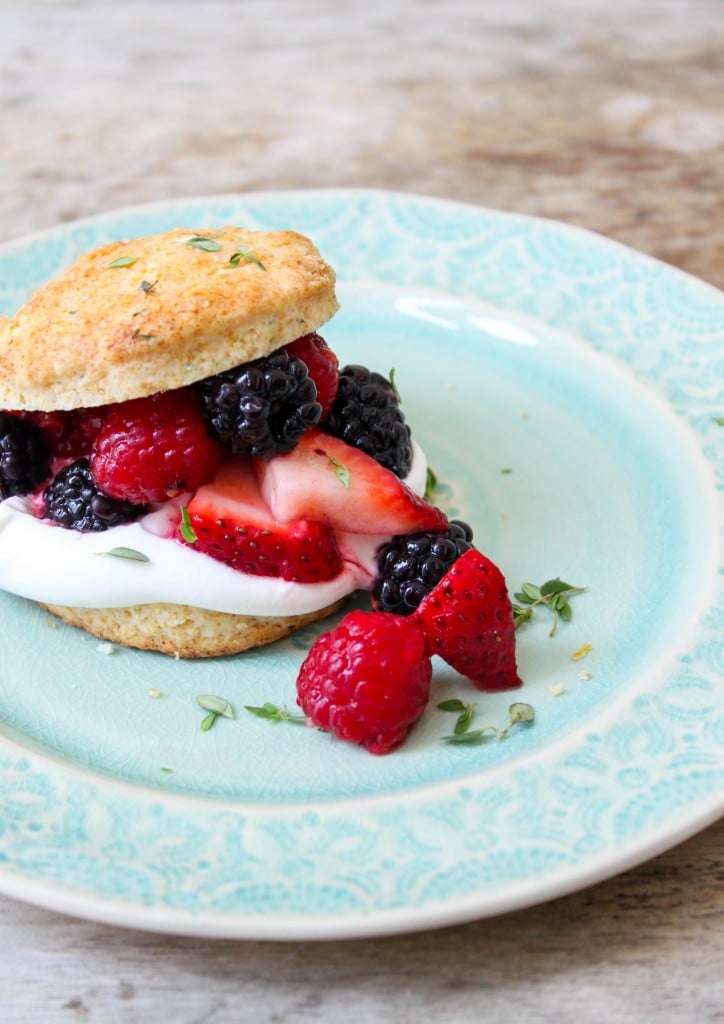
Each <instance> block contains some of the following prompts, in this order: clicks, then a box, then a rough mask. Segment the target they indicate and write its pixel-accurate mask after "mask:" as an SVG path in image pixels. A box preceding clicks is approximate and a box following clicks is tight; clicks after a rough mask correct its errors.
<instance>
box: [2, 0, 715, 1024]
mask: <svg viewBox="0 0 724 1024" xmlns="http://www.w3.org/2000/svg"><path fill="white" fill-rule="evenodd" d="M723 52H724V8H722V4H721V2H720V0H630V2H627V0H546V2H545V3H542V2H541V3H539V2H538V0H507V2H502V0H489V2H485V3H484V2H482V0H469V2H465V0H444V2H437V0H427V2H425V0H419V2H417V3H415V2H413V0H387V2H381V0H367V2H366V3H364V4H363V3H357V4H353V3H344V2H343V0H307V2H301V0H300V2H298V3H294V2H293V0H267V2H264V0H249V2H243V0H241V2H236V3H235V2H233V0H226V2H223V0H211V2H203V0H198V2H192V0H187V2H183V0H181V2H171V0H167V2H163V0H156V2H145V0H126V2H124V3H122V4H120V3H119V4H113V3H111V2H110V0H108V2H96V3H93V2H91V0H55V2H53V0H46V2H33V0H26V2H20V0H19V2H7V0H0V111H1V115H0V116H1V118H2V121H1V125H2V131H1V133H0V240H5V239H10V238H14V237H18V236H20V235H22V234H24V233H26V232H28V231H32V230H35V229H40V228H44V227H47V226H51V225H53V224H56V223H58V222H60V221H65V220H68V219H71V218H75V217H78V216H83V215H87V214H92V213H95V212H99V211H103V210H107V209H111V208H114V207H118V206H121V205H126V204H129V203H134V202H144V201H147V200H153V199H162V198H168V197H172V196H186V195H197V194H207V193H212V192H241V191H247V190H259V189H285V188H306V187H314V188H317V187H324V186H339V185H341V186H371V187H380V188H394V189H401V190H408V191H413V192H419V193H426V194H430V195H436V196H445V197H449V198H454V199H459V200H464V201H468V202H473V203H479V204H484V205H487V206H491V207H496V208H500V209H505V210H517V211H520V212H523V213H530V214H541V215H545V216H550V217H554V218H557V219H561V220H566V221H570V222H572V223H575V224H579V225H582V226H585V227H588V228H592V229H594V230H597V231H600V232H602V233H604V234H607V235H609V236H610V237H612V238H615V239H618V240H620V241H623V242H626V243H628V244H630V245H632V246H633V247H635V248H637V249H639V250H642V251H644V252H647V253H650V254H652V255H654V256H656V257H658V258H660V259H662V260H665V261H668V262H670V263H672V264H674V265H676V266H678V267H682V268H684V269H686V270H688V271H690V272H691V273H693V274H695V275H697V276H700V277H702V278H704V279H706V280H707V281H709V282H712V283H713V284H715V285H718V286H720V287H721V286H722V285H724V217H723V216H722V191H723V186H724V104H723V103H722V96H723V95H724V63H723V60H722V53H723ZM723 838H724V829H723V827H722V825H721V823H720V824H718V825H714V826H712V827H710V828H708V829H707V830H705V831H704V832H702V833H701V834H700V835H698V836H696V837H694V838H692V839H690V840H688V841H687V842H685V843H683V844H682V845H680V846H678V847H677V848H675V849H672V850H670V851H669V852H667V853H665V854H663V855H661V856H659V857H658V858H656V859H655V860H652V861H651V862H649V863H647V864H644V865H643V866H640V867H638V868H636V869H635V870H632V871H629V872H627V873H626V874H623V875H621V876H619V877H618V878H614V879H612V880H610V881H608V882H605V883H602V884H599V885H597V886H595V887H592V888H590V889H587V890H585V891H583V892H579V893H577V894H575V895H571V896H568V897H566V898H563V899H558V900H556V901H554V902H552V903H549V904H546V905H542V906H538V907H534V908H531V909H529V910H524V911H520V912H517V913H514V914H510V915H508V916H505V917H501V918H498V919H494V920H487V921H482V922H478V923H473V924H467V925H464V926H458V927H453V928H448V929H446V930H442V931H437V932H426V933H422V934H416V935H406V936H401V937H392V938H385V939H377V940H371V939H368V940H355V941H349V942H339V943H334V944H332V943H320V944H315V943H308V944H305V943H297V942H294V943H292V942H286V943H280V944H274V943H256V942H229V941H222V942H211V941H204V940H199V939H187V938H174V937H163V936H157V935H153V934H148V933H142V932H132V931H124V930H121V929H114V928H111V927H108V926H105V925H99V924H94V923H89V922H84V921H80V920H75V919H71V918H67V917H63V916H61V915H58V914H55V913H52V912H49V911H46V910H44V909H40V908H36V907H31V906H26V905H24V904H21V903H19V902H16V901H14V900H12V899H8V898H0V1020H2V1022H3V1024H15V1022H17V1024H26V1022H35V1021H42V1022H55V1021H59V1022H62V1021H83V1022H92V1024H95V1022H101V1021H103V1022H106V1021H109V1022H126V1021H128V1022H131V1021H132V1022H146V1021H148V1022H157V1021H159V1020H168V1021H169V1022H173V1024H193V1022H198V1024H200V1022H202V1021H203V1022H205V1024H219V1022H224V1021H246V1020H249V1021H255V1022H257V1021H270V1022H271V1021H285V1022H286V1021H289V1022H294V1024H296V1022H300V1024H301V1022H305V1021H316V1022H327V1021H328V1022H333V1021H334V1022H339V1021H345V1022H350V1024H351V1022H358V1021H360V1022H361V1021H372V1020H381V1021H394V1022H401V1024H407V1022H413V1021H420V1020H443V1021H462V1022H465V1021H473V1020H488V1019H490V1020H501V1019H510V1020H513V1021H559V1022H564V1024H565V1022H569V1021H570V1022H574V1021H575V1022H578V1021H581V1020H585V1021H587V1022H589V1024H596V1022H599V1021H601V1022H602V1021H623V1022H637V1024H638V1022H641V1024H644V1022H646V1024H649V1022H652V1021H656V1022H657V1024H659V1022H661V1024H667V1022H670V1021H672V1022H673V1021H675V1022H679V1021H682V1022H692V1024H693V1022H696V1024H702V1022H706V1021H721V1020H724V985H723V983H722V975H723V973H724V972H723V971H722V957H723V954H724V939H723V930H722V919H723V916H724V915H723V910H724V901H723V897H722V877H723V874H724V853H723V843H722V839H723Z"/></svg>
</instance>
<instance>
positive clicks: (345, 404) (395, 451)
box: [325, 366, 412, 478]
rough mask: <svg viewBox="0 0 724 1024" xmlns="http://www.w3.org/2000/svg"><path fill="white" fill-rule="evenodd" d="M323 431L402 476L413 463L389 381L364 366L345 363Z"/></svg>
mask: <svg viewBox="0 0 724 1024" xmlns="http://www.w3.org/2000/svg"><path fill="white" fill-rule="evenodd" d="M325 430H327V431H328V432H329V433H330V434H334V436H335V437H340V438H342V440H343V441H346V442H347V444H351V445H354V446H355V447H356V448H360V449H361V450H362V451H363V452H366V453H367V455H371V456H372V458H373V459H376V460H377V461H378V462H379V463H381V465H383V466H385V467H386V468H387V469H391V470H392V472H393V473H395V474H396V475H397V476H399V477H400V478H404V477H406V476H407V474H408V473H409V471H410V466H411V465H412V448H411V446H410V428H409V427H408V426H407V424H406V423H405V417H404V414H403V412H402V410H401V409H400V405H399V400H398V397H397V394H396V392H395V389H394V388H393V387H392V384H391V383H390V381H388V380H386V379H385V378H384V377H383V376H381V374H379V373H373V372H371V371H370V370H368V369H367V367H366V366H345V367H344V369H343V370H342V371H341V372H340V375H339V389H338V391H337V397H336V399H335V402H334V405H333V406H332V411H331V413H330V414H329V418H328V419H327V422H326V424H325Z"/></svg>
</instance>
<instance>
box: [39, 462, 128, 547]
mask: <svg viewBox="0 0 724 1024" xmlns="http://www.w3.org/2000/svg"><path fill="white" fill-rule="evenodd" d="M146 511H147V506H146V505H133V504H132V503H131V502H130V501H119V500H118V499H117V498H111V497H109V496H108V495H107V494H104V493H103V491H100V490H99V489H98V488H97V487H96V485H95V484H94V482H93V477H92V476H91V471H90V463H89V461H88V459H78V460H77V461H76V462H71V464H70V465H69V466H66V467H65V469H63V470H61V471H60V473H58V475H57V476H56V477H55V479H54V480H53V481H52V483H50V484H48V486H47V487H46V488H45V518H46V519H52V520H53V521H54V522H56V523H58V524H59V525H60V526H64V527H65V528H66V529H67V530H79V531H81V532H82V533H100V532H101V531H102V530H108V529H110V527H111V526H120V525H121V523H129V522H131V521H132V520H134V519H138V518H139V517H140V516H142V515H143V514H144V512H146Z"/></svg>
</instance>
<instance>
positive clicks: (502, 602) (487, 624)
mask: <svg viewBox="0 0 724 1024" xmlns="http://www.w3.org/2000/svg"><path fill="white" fill-rule="evenodd" d="M410 618H411V619H412V620H413V621H414V622H415V623H416V624H417V625H418V626H419V627H420V628H421V629H422V630H423V632H424V634H425V636H426V637H427V641H428V650H429V652H430V654H439V655H440V657H441V658H443V659H444V660H445V661H446V662H447V663H448V665H452V667H453V668H454V669H456V670H457V671H458V672H460V673H461V674H462V675H464V676H467V677H468V678H469V679H472V681H473V682H474V683H475V685H476V686H477V687H478V689H480V690H512V689H514V688H515V687H517V686H521V685H522V683H521V680H520V678H519V676H518V670H517V667H516V661H515V625H514V622H513V611H512V608H511V604H510V598H509V597H508V591H507V588H506V585H505V579H504V577H503V574H502V573H501V571H500V569H498V567H497V566H496V565H494V564H493V563H492V562H491V561H490V560H489V559H488V558H486V557H485V555H483V554H481V553H480V552H479V551H477V550H476V549H475V548H470V550H469V551H466V552H465V553H464V554H462V555H460V557H459V558H458V559H457V561H456V562H454V564H453V565H452V566H451V568H450V569H448V571H447V573H446V574H445V575H444V576H443V578H442V579H441V580H440V582H439V583H438V584H437V585H436V586H435V587H433V589H432V590H431V591H430V593H429V594H428V595H427V597H424V598H423V599H422V601H421V603H420V605H419V606H418V607H417V608H416V609H415V611H414V612H413V613H412V615H411V616H410Z"/></svg>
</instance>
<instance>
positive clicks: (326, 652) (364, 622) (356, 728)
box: [297, 611, 432, 754]
mask: <svg viewBox="0 0 724 1024" xmlns="http://www.w3.org/2000/svg"><path fill="white" fill-rule="evenodd" d="M431 677H432V662H431V661H430V658H429V657H428V656H427V654H426V653H425V640H424V637H423V636H422V634H421V633H420V631H419V630H418V629H417V628H416V627H415V626H414V625H413V624H412V623H411V621H410V620H409V619H406V618H402V617H401V616H399V615H389V614H386V613H382V612H363V611H353V612H350V613H349V614H348V615H345V617H344V618H343V619H342V621H341V622H340V624H339V625H338V626H337V627H336V629H333V630H331V632H329V633H324V634H322V636H320V637H319V639H318V640H317V641H316V643H315V644H314V646H313V647H312V649H311V650H310V651H309V654H308V655H307V657H306V658H305V660H304V662H303V664H302V667H301V669H300V670H299V676H298V678H297V703H298V704H299V705H300V707H301V708H302V710H303V711H304V713H305V715H307V716H308V717H309V718H310V719H311V720H312V722H313V723H314V724H315V725H316V726H318V727H319V728H320V729H326V730H328V731H330V732H332V733H334V734H335V736H338V737H339V738H340V739H343V740H348V741H349V742H350V743H359V744H361V745H362V746H363V747H365V748H366V749H367V750H369V751H370V753H372V754H387V753H389V751H391V750H394V749H395V747H398V746H399V745H400V744H401V743H402V742H403V741H404V740H405V738H406V736H407V734H408V732H409V731H410V729H411V728H412V726H413V725H414V724H415V722H417V720H418V719H419V718H420V716H421V715H422V713H423V711H424V710H425V705H426V704H427V701H428V697H429V694H430V679H431Z"/></svg>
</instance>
